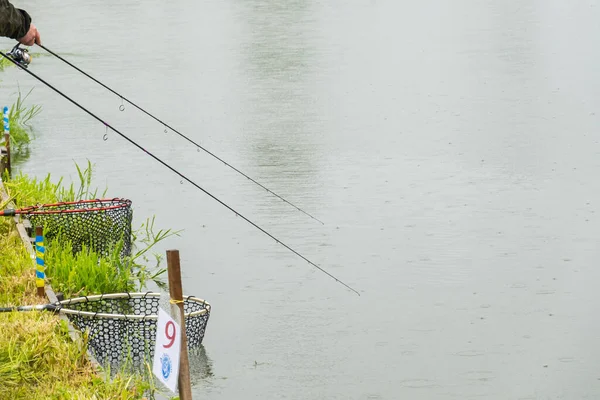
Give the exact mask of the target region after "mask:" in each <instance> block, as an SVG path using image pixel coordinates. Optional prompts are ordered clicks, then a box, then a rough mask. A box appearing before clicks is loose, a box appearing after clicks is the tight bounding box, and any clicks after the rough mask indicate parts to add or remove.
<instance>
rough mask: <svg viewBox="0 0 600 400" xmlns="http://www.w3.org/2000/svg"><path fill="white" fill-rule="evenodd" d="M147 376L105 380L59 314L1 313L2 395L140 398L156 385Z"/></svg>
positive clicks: (128, 376)
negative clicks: (71, 334)
mask: <svg viewBox="0 0 600 400" xmlns="http://www.w3.org/2000/svg"><path fill="white" fill-rule="evenodd" d="M142 378H143V377H142V376H140V375H126V374H116V375H115V376H114V377H112V378H111V379H105V378H102V377H101V376H100V375H99V374H98V371H96V370H95V368H94V367H93V366H92V364H91V363H90V362H89V360H88V359H87V357H86V345H85V343H74V342H73V341H72V340H71V339H70V337H69V336H68V330H67V327H66V324H65V323H64V322H63V321H61V320H59V319H58V317H57V316H55V315H53V314H50V313H46V312H28V313H19V312H12V313H4V314H1V315H0V381H1V382H2V390H1V391H0V399H56V400H58V399H92V398H97V399H119V400H121V399H123V400H126V399H140V398H142V397H143V395H144V392H146V391H149V390H151V389H152V382H149V381H147V380H145V379H142ZM94 396H95V397H94Z"/></svg>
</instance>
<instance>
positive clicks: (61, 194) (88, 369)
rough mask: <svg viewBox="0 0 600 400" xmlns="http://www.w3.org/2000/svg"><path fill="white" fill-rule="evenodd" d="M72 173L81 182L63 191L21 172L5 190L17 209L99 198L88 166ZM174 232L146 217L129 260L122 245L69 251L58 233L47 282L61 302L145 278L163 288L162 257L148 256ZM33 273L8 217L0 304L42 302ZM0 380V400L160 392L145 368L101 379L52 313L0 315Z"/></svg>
mask: <svg viewBox="0 0 600 400" xmlns="http://www.w3.org/2000/svg"><path fill="white" fill-rule="evenodd" d="M76 169H77V176H78V178H79V183H78V185H76V184H71V185H69V186H65V185H63V180H62V179H59V180H58V182H53V181H52V179H51V176H50V175H47V176H46V177H45V178H44V179H36V178H32V177H29V176H27V175H24V174H21V173H20V174H18V175H16V176H15V177H14V178H12V179H8V180H5V186H6V188H7V190H8V192H9V196H10V198H11V199H12V200H14V201H15V202H16V203H17V205H18V207H23V206H29V205H35V204H43V203H53V202H60V201H73V200H78V199H87V198H97V197H99V196H98V195H97V194H98V190H97V189H95V190H92V189H91V188H92V181H93V171H92V165H91V163H89V162H88V164H87V167H86V168H80V167H79V166H77V165H76ZM5 178H8V177H7V176H5ZM105 194H106V191H104V193H103V195H102V196H100V197H104V195H105ZM0 206H1V207H2V208H4V207H5V206H6V204H0ZM176 234H178V233H177V232H173V231H171V230H170V229H160V230H158V229H156V227H155V220H154V218H148V219H147V220H146V221H145V222H144V223H143V224H142V225H141V227H140V228H139V229H137V230H134V232H133V235H132V255H131V256H129V257H126V258H124V259H122V258H121V257H120V255H119V251H120V248H119V245H117V246H115V247H114V248H113V251H112V254H111V256H109V257H101V256H99V255H98V254H97V253H95V252H94V251H91V250H89V249H87V248H86V249H84V250H82V251H80V252H77V253H76V254H74V252H73V251H72V246H71V244H70V243H69V241H67V240H64V238H63V237H62V236H61V235H60V234H59V235H57V236H56V237H55V238H54V239H51V240H50V239H48V240H47V242H46V243H45V245H46V254H45V261H46V268H47V269H46V274H47V279H48V280H49V282H50V283H51V285H52V286H53V289H54V290H55V291H61V292H63V293H64V295H65V298H70V297H74V296H76V295H88V294H97V293H114V292H124V291H138V290H142V289H143V288H144V287H145V286H146V284H147V283H148V282H149V281H154V282H156V283H157V284H158V285H159V286H162V287H163V288H164V287H165V283H164V282H163V281H162V276H163V275H164V272H165V269H164V268H161V267H160V263H161V260H162V257H161V256H160V255H157V254H152V249H153V247H154V246H155V245H156V244H157V243H159V242H160V241H162V240H164V239H165V238H167V237H170V236H172V235H176ZM34 274H35V269H34V264H33V261H32V260H31V258H30V257H29V254H28V253H27V251H26V250H25V248H24V246H23V244H22V242H21V238H20V236H19V235H18V232H17V231H16V229H15V227H14V224H13V223H12V220H11V219H8V218H2V219H0V306H8V305H26V304H39V303H40V299H39V298H38V297H36V295H35V292H36V289H35V279H34ZM84 338H85V335H84ZM105 372H106V371H105ZM102 376H104V378H103V377H102ZM108 376H111V378H108ZM0 382H1V384H0V387H1V389H0V400H2V399H27V398H36V399H37V398H40V399H41V398H44V399H91V398H97V399H124V400H128V399H141V398H143V396H144V395H147V394H152V393H157V389H156V387H155V386H154V383H153V376H152V373H151V371H150V369H149V368H148V371H146V372H145V373H143V374H140V373H139V372H136V373H132V372H131V370H129V369H128V367H127V366H122V369H121V370H120V371H117V373H116V374H114V373H113V374H110V372H108V373H105V374H104V375H100V374H99V373H98V371H95V370H94V369H93V367H92V366H91V364H90V363H89V361H88V359H87V357H86V345H85V340H84V341H83V343H74V342H72V341H71V340H70V338H69V337H68V336H67V334H66V331H65V327H64V326H62V325H61V323H60V320H59V319H58V317H57V316H55V315H52V314H50V313H41V312H22V313H18V312H14V313H0ZM94 396H95V397H94Z"/></svg>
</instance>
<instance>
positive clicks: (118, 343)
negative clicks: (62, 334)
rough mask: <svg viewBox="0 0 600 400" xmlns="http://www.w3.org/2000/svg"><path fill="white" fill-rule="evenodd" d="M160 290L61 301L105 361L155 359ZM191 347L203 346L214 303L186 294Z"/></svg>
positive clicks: (96, 355) (129, 362) (95, 353)
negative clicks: (156, 291)
mask: <svg viewBox="0 0 600 400" xmlns="http://www.w3.org/2000/svg"><path fill="white" fill-rule="evenodd" d="M159 304H160V293H152V292H147V293H114V294H103V295H96V296H85V297H78V298H74V299H70V300H64V301H61V302H59V307H58V309H59V310H60V312H61V313H63V314H66V315H67V317H68V318H69V320H70V321H71V323H72V325H73V326H74V327H75V328H77V329H78V330H80V331H81V332H85V331H87V333H88V349H89V351H90V352H91V354H92V355H93V356H94V358H95V359H96V360H97V361H98V362H99V363H100V364H102V365H105V366H106V365H112V366H119V365H124V364H125V365H132V366H134V367H135V366H136V365H141V364H142V363H143V362H145V361H146V362H148V361H149V362H151V361H152V357H153V355H154V345H155V341H156V323H157V320H158V309H159ZM183 308H184V313H185V333H186V336H187V345H188V350H192V349H195V348H198V347H200V345H201V344H202V340H203V339H204V333H205V331H206V325H207V323H208V318H209V316H210V304H208V303H207V302H206V301H204V300H202V299H199V298H197V297H192V296H187V297H185V298H184V302H183Z"/></svg>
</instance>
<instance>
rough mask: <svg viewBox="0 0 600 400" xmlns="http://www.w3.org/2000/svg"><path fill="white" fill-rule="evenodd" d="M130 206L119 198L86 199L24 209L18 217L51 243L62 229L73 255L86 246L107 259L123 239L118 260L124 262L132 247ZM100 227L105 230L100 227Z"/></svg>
mask: <svg viewBox="0 0 600 400" xmlns="http://www.w3.org/2000/svg"><path fill="white" fill-rule="evenodd" d="M131 205H132V202H131V200H128V199H124V198H118V197H115V198H103V199H89V200H77V201H66V202H58V203H50V204H40V205H36V206H29V207H24V208H21V209H19V210H18V214H19V215H21V216H22V217H23V218H25V219H27V220H29V221H30V223H31V225H32V226H37V225H41V226H43V227H44V229H45V236H46V238H47V239H52V238H53V237H54V236H55V235H57V234H58V233H59V232H61V229H62V228H64V229H62V232H63V234H64V235H65V236H66V237H67V238H68V239H69V240H71V243H72V245H73V252H74V253H77V252H79V251H81V250H82V249H83V247H84V246H86V247H88V248H90V249H91V250H93V251H95V252H97V253H99V254H100V255H101V256H105V257H107V256H110V254H111V253H112V251H113V249H114V246H115V245H116V244H117V243H118V242H119V240H121V239H122V241H123V247H122V249H121V251H120V257H121V258H124V257H127V256H129V255H130V254H131V247H132V245H131V241H132V227H131V225H132V221H133V210H132V208H131ZM83 214H86V215H83ZM98 216H99V217H100V218H102V220H101V221H100V222H99V223H98V221H94V218H97V217H98ZM67 218H70V219H71V221H68V220H67ZM87 220H91V221H87ZM78 221H79V222H78ZM103 223H106V226H102V224H103ZM98 224H100V226H98ZM86 239H87V240H86Z"/></svg>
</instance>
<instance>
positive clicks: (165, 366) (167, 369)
mask: <svg viewBox="0 0 600 400" xmlns="http://www.w3.org/2000/svg"><path fill="white" fill-rule="evenodd" d="M160 365H161V366H162V368H161V370H162V376H163V378H165V379H169V376H171V371H172V365H171V358H170V357H169V355H168V354H163V356H162V357H161V358H160Z"/></svg>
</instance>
